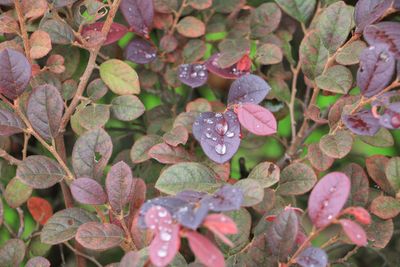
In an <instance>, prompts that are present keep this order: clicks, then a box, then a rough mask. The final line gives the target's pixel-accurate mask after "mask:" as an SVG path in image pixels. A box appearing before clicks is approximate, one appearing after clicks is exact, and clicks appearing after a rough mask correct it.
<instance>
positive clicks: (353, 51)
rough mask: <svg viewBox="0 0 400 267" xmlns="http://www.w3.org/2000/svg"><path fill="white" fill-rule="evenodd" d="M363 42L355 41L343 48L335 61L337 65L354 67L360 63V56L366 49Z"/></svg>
mask: <svg viewBox="0 0 400 267" xmlns="http://www.w3.org/2000/svg"><path fill="white" fill-rule="evenodd" d="M366 46H367V45H366V44H365V43H364V42H363V41H359V40H357V41H354V42H352V43H350V44H348V45H345V46H344V47H343V48H341V49H340V50H339V51H338V53H337V55H336V57H335V59H336V61H337V63H339V64H342V65H354V64H357V63H359V62H360V54H361V52H362V51H363V50H364V49H365V48H366Z"/></svg>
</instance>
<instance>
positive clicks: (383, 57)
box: [379, 52, 389, 62]
mask: <svg viewBox="0 0 400 267" xmlns="http://www.w3.org/2000/svg"><path fill="white" fill-rule="evenodd" d="M379 58H380V59H382V60H383V61H385V62H388V61H389V56H388V55H387V54H386V53H384V52H382V53H381V54H380V55H379Z"/></svg>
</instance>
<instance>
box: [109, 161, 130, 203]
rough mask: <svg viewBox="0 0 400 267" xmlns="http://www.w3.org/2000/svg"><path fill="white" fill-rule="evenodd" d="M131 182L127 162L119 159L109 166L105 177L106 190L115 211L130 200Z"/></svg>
mask: <svg viewBox="0 0 400 267" xmlns="http://www.w3.org/2000/svg"><path fill="white" fill-rule="evenodd" d="M132 184H133V177H132V171H131V168H130V167H129V166H128V164H126V163H125V162H123V161H120V162H118V163H116V164H114V165H113V166H112V167H111V169H110V171H109V172H108V174H107V177H106V190H107V195H108V201H109V202H110V205H111V207H112V208H113V209H114V210H115V211H121V210H122V209H123V208H124V206H125V204H127V203H128V202H129V201H130V196H131V190H132Z"/></svg>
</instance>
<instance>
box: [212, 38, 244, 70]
mask: <svg viewBox="0 0 400 267" xmlns="http://www.w3.org/2000/svg"><path fill="white" fill-rule="evenodd" d="M218 48H219V50H220V52H221V55H220V57H219V58H218V65H219V67H220V68H228V67H230V66H232V65H233V64H235V63H236V62H238V61H239V60H240V59H241V58H242V57H243V56H244V55H245V54H246V53H247V52H248V51H250V42H249V40H247V39H245V38H238V39H225V40H223V41H222V42H220V43H219V45H218Z"/></svg>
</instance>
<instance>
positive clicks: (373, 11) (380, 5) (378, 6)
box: [354, 0, 393, 33]
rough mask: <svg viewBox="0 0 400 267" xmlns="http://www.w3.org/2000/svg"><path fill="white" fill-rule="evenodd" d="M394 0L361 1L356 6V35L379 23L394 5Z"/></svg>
mask: <svg viewBox="0 0 400 267" xmlns="http://www.w3.org/2000/svg"><path fill="white" fill-rule="evenodd" d="M392 2H393V0H383V1H382V0H359V1H357V3H356V6H355V14H354V15H355V22H356V25H357V28H356V33H361V32H362V31H363V30H364V28H365V27H366V26H368V25H370V24H372V23H374V22H376V21H378V20H379V19H380V18H381V17H382V16H383V15H384V13H385V12H386V10H387V9H389V8H390V6H391V5H392Z"/></svg>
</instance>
